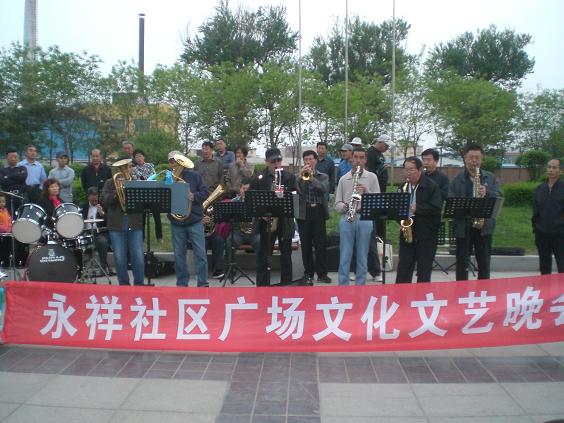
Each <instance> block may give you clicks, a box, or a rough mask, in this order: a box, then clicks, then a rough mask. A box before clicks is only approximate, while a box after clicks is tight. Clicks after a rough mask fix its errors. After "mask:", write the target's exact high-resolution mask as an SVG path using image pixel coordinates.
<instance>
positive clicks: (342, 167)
mask: <svg viewBox="0 0 564 423" xmlns="http://www.w3.org/2000/svg"><path fill="white" fill-rule="evenodd" d="M352 152H353V147H352V145H350V144H343V146H342V147H341V150H340V151H339V153H340V154H341V161H340V162H339V169H337V182H339V179H341V177H342V176H343V175H344V174H346V173H348V172H350V171H351V169H352Z"/></svg>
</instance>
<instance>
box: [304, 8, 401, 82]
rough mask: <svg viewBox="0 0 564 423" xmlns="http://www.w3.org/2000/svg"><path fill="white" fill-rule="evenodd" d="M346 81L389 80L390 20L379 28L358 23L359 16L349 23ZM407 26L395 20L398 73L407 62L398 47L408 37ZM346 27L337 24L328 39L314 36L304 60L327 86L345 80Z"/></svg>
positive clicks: (368, 23)
mask: <svg viewBox="0 0 564 423" xmlns="http://www.w3.org/2000/svg"><path fill="white" fill-rule="evenodd" d="M349 28H350V29H349V34H350V36H349V47H348V53H349V80H350V81H356V80H357V79H358V78H360V77H364V78H368V79H371V78H373V77H375V76H378V77H381V78H383V80H384V82H385V83H388V82H390V81H391V78H392V76H391V75H392V41H393V24H392V21H384V22H382V23H381V24H380V25H377V24H374V23H370V22H364V21H361V20H360V18H359V17H358V16H355V17H354V18H352V20H351V23H350V24H349ZM409 28H410V25H409V24H408V23H407V22H405V21H404V20H402V19H398V20H397V21H396V44H397V45H396V66H397V69H398V71H399V70H400V69H402V68H403V66H404V65H405V64H406V63H407V62H409V60H410V58H411V57H410V56H409V54H408V53H407V52H406V51H405V50H404V49H403V48H402V47H401V46H400V44H401V42H402V41H404V40H405V39H406V38H407V33H408V31H409ZM344 34H345V28H344V24H342V23H341V22H340V21H336V22H335V25H334V26H333V29H332V30H331V35H330V36H329V37H328V38H327V39H323V38H321V37H317V38H315V39H314V41H313V45H312V47H311V50H310V53H309V55H308V57H307V63H308V68H309V69H310V70H312V71H314V72H317V73H318V74H319V75H320V76H321V79H322V80H323V81H324V82H325V83H326V84H327V85H334V84H337V83H339V82H342V81H344V80H345V35H344Z"/></svg>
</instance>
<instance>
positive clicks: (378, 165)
mask: <svg viewBox="0 0 564 423" xmlns="http://www.w3.org/2000/svg"><path fill="white" fill-rule="evenodd" d="M385 160H386V159H385V158H384V155H383V154H382V153H381V152H380V151H379V150H378V149H376V147H374V146H371V147H369V148H368V150H366V166H365V168H366V170H368V171H370V172H372V173H374V174H375V175H376V176H377V177H378V183H379V184H380V190H381V192H386V187H387V186H388V170H387V169H386V165H385Z"/></svg>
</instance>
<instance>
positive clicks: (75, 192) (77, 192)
mask: <svg viewBox="0 0 564 423" xmlns="http://www.w3.org/2000/svg"><path fill="white" fill-rule="evenodd" d="M75 172H76V170H75ZM72 202H73V203H74V204H78V205H80V204H83V203H86V193H85V192H84V190H83V189H82V184H81V182H80V178H79V177H76V176H75V178H74V181H72Z"/></svg>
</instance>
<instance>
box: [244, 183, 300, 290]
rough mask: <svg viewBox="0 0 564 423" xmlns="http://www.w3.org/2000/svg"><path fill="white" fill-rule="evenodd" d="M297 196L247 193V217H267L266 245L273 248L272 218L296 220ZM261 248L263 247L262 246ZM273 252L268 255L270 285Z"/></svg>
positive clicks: (267, 267)
mask: <svg viewBox="0 0 564 423" xmlns="http://www.w3.org/2000/svg"><path fill="white" fill-rule="evenodd" d="M298 201H299V200H298V196H297V194H293V193H290V192H288V191H284V195H283V196H282V197H278V196H277V195H276V193H275V192H274V191H260V190H250V191H247V192H246V193H245V207H246V208H247V215H248V216H251V217H256V218H261V217H266V218H267V221H266V241H267V242H266V245H267V246H268V248H269V249H270V248H271V244H272V241H271V238H270V236H271V235H270V234H271V228H272V218H273V217H277V218H283V217H291V218H294V217H295V216H294V212H295V211H297V210H298ZM261 248H263V246H262V245H261ZM271 256H272V251H268V254H267V255H266V272H267V278H268V283H269V284H270V272H271V270H272V268H271V266H272V264H271V258H272V257H271Z"/></svg>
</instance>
